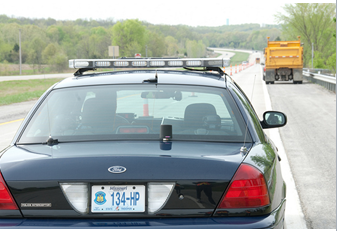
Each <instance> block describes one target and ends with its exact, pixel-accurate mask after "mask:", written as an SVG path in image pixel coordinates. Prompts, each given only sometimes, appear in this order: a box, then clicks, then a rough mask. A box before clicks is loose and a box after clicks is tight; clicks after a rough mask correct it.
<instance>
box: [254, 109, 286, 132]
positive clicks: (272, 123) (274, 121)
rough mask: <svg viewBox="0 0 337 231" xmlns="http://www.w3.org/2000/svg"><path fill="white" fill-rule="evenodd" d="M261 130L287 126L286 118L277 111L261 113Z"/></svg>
mask: <svg viewBox="0 0 337 231" xmlns="http://www.w3.org/2000/svg"><path fill="white" fill-rule="evenodd" d="M260 123H261V126H262V128H279V127H283V126H284V125H286V124H287V116H286V115H285V114H284V113H282V112H278V111H266V112H265V113H263V121H261V122H260Z"/></svg>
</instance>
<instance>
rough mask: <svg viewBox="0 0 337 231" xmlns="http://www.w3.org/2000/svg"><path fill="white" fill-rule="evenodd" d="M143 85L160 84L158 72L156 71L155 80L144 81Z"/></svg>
mask: <svg viewBox="0 0 337 231" xmlns="http://www.w3.org/2000/svg"><path fill="white" fill-rule="evenodd" d="M143 83H156V84H157V83H158V73H157V70H156V74H155V75H154V79H146V80H143Z"/></svg>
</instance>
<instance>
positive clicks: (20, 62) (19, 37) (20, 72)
mask: <svg viewBox="0 0 337 231" xmlns="http://www.w3.org/2000/svg"><path fill="white" fill-rule="evenodd" d="M19 56H20V58H19V59H20V75H21V74H22V67H21V65H22V59H21V29H19Z"/></svg>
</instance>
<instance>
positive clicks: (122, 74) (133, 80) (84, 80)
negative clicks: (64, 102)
mask: <svg viewBox="0 0 337 231" xmlns="http://www.w3.org/2000/svg"><path fill="white" fill-rule="evenodd" d="M156 73H157V84H179V85H180V84H183V85H199V86H212V87H225V79H224V78H223V77H222V76H221V75H220V74H218V73H217V72H212V73H208V72H194V71H170V70H133V71H130V70H128V71H115V72H97V73H96V72H94V73H92V72H91V73H85V74H82V75H79V76H74V77H69V78H67V79H64V80H63V81H61V82H60V83H58V84H57V85H56V86H55V87H54V89H57V88H66V87H76V86H92V85H106V84H155V83H144V82H143V81H144V80H148V79H154V78H155V76H156Z"/></svg>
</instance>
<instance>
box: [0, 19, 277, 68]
mask: <svg viewBox="0 0 337 231" xmlns="http://www.w3.org/2000/svg"><path fill="white" fill-rule="evenodd" d="M19 29H21V41H22V43H21V48H22V49H21V52H22V62H23V64H30V65H31V66H33V67H34V68H35V69H34V71H33V72H32V74H33V73H34V72H39V73H41V72H45V71H47V69H46V67H45V65H48V69H49V70H50V71H53V72H55V71H63V70H66V69H67V66H68V62H67V60H68V59H75V58H76V59H81V58H82V59H84V58H97V59H103V58H110V57H109V56H108V46H111V45H118V46H119V51H120V57H123V56H129V57H133V56H134V54H135V53H141V54H142V56H143V57H145V54H146V52H145V49H146V46H147V52H148V56H149V57H150V56H152V57H163V56H170V57H183V56H188V57H206V55H207V53H206V47H208V46H211V47H232V48H245V49H252V48H253V49H259V50H262V49H263V48H264V47H265V46H266V37H267V36H271V37H272V38H276V37H277V36H280V34H281V32H280V30H279V26H277V25H276V26H272V25H267V26H266V27H260V25H259V24H244V25H230V26H220V27H191V26H186V25H178V26H171V25H153V24H150V23H147V22H140V21H139V20H124V21H119V22H117V23H116V22H114V21H113V19H107V20H92V19H90V20H83V19H77V20H75V21H62V20H55V19H51V18H48V19H29V18H23V17H20V18H14V17H8V16H6V15H0V62H4V61H5V60H7V61H8V62H9V63H15V64H18V63H19V54H18V51H17V46H16V44H17V43H18V31H19ZM6 73H10V72H6Z"/></svg>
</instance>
